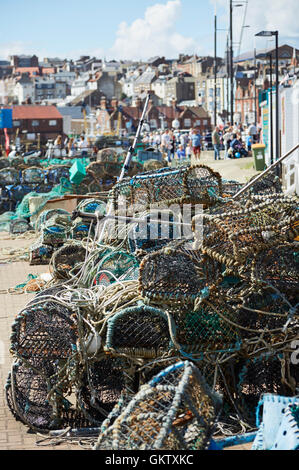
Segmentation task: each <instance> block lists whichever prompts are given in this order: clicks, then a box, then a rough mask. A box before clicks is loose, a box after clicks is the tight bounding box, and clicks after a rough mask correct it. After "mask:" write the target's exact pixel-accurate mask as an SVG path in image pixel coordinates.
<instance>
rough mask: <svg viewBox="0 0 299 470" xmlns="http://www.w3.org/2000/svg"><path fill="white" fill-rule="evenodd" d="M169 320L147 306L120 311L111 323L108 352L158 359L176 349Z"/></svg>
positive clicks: (107, 344)
mask: <svg viewBox="0 0 299 470" xmlns="http://www.w3.org/2000/svg"><path fill="white" fill-rule="evenodd" d="M172 346H173V345H172V343H171V340H170V334H169V327H168V317H167V315H166V314H165V313H164V312H163V311H162V310H159V309H157V308H153V307H148V306H145V305H141V306H136V307H129V308H126V309H124V310H121V311H119V312H118V313H117V314H115V315H114V316H113V317H112V318H110V319H109V320H108V326H107V336H106V349H107V350H108V351H109V350H113V351H117V352H123V353H125V354H130V355H133V356H139V357H148V358H154V357H158V356H161V355H163V354H164V353H165V352H168V351H169V350H170V349H171V348H172Z"/></svg>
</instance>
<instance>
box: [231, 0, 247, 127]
mask: <svg viewBox="0 0 299 470" xmlns="http://www.w3.org/2000/svg"><path fill="white" fill-rule="evenodd" d="M245 4H246V2H243V3H237V2H234V1H233V0H230V2H229V18H230V21H229V23H230V25H229V30H230V115H231V124H232V125H233V124H234V64H233V56H234V53H233V8H239V7H243V6H244V5H245Z"/></svg>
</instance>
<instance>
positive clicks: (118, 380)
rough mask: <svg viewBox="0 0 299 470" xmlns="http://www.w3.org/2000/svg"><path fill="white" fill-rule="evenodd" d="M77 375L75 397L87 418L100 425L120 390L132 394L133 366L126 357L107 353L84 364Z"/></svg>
mask: <svg viewBox="0 0 299 470" xmlns="http://www.w3.org/2000/svg"><path fill="white" fill-rule="evenodd" d="M87 367H88V374H87V373H86V372H85V373H84V374H83V376H82V377H81V379H80V383H81V385H80V387H79V388H78V390H77V400H78V403H79V405H80V408H81V409H82V412H83V413H84V415H85V416H86V418H87V419H88V420H89V421H90V422H91V423H93V424H94V425H100V424H101V423H102V422H103V421H104V419H105V418H107V416H108V415H109V413H110V412H111V411H112V409H113V408H114V406H115V405H116V404H117V402H118V400H119V399H120V397H121V394H122V393H130V394H131V395H132V387H133V385H134V384H133V381H134V373H135V368H134V366H132V364H131V362H130V361H129V360H128V359H124V358H120V357H117V358H113V357H107V358H106V359H102V360H100V361H95V362H92V363H91V364H88V365H87Z"/></svg>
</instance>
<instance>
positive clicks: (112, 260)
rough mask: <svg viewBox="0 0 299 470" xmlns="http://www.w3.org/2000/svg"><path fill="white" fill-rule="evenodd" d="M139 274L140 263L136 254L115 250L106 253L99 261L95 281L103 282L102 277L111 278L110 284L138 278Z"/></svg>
mask: <svg viewBox="0 0 299 470" xmlns="http://www.w3.org/2000/svg"><path fill="white" fill-rule="evenodd" d="M138 274H139V263H138V261H137V259H136V258H135V256H133V255H132V254H129V253H126V252H125V251H114V252H110V253H107V254H105V255H104V257H103V258H102V259H101V260H100V261H99V263H98V266H97V273H96V276H95V278H94V281H95V283H96V284H101V279H106V280H107V279H110V281H109V284H110V283H113V282H115V281H117V280H122V281H125V280H130V279H137V278H138ZM104 282H106V281H104Z"/></svg>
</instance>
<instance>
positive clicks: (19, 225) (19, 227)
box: [9, 219, 31, 235]
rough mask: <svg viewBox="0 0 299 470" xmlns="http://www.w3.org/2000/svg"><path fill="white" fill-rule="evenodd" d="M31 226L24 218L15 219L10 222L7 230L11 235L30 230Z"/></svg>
mask: <svg viewBox="0 0 299 470" xmlns="http://www.w3.org/2000/svg"><path fill="white" fill-rule="evenodd" d="M30 229H31V227H30V225H29V223H28V220H26V219H15V220H12V221H11V222H10V226H9V232H10V233H11V234H12V235H18V234H20V233H25V232H28V230H30Z"/></svg>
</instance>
